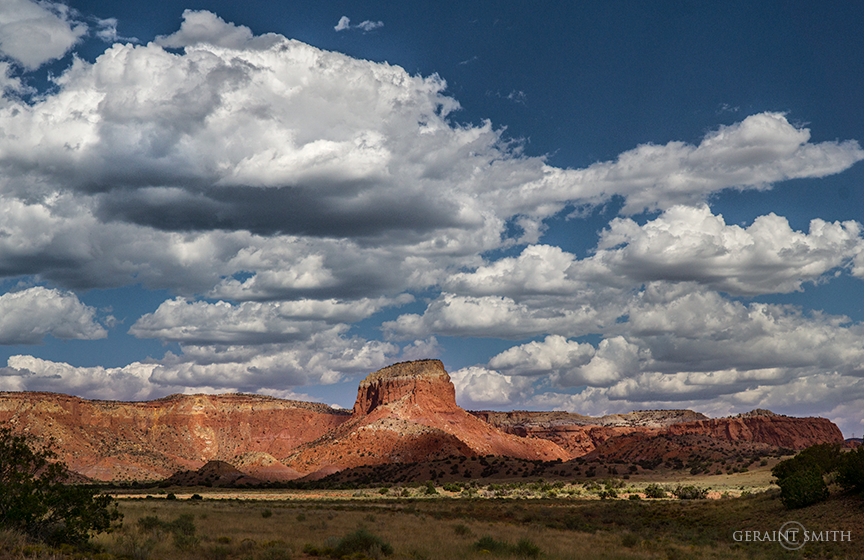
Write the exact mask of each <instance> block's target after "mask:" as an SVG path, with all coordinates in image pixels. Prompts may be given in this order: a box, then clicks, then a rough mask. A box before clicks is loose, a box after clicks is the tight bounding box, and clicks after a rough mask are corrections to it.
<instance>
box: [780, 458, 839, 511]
mask: <svg viewBox="0 0 864 560" xmlns="http://www.w3.org/2000/svg"><path fill="white" fill-rule="evenodd" d="M840 462H841V456H840V445H839V444H836V443H821V444H818V445H812V446H810V447H808V448H807V449H805V450H803V451H801V452H800V453H799V454H798V455H796V456H795V457H793V458H791V459H787V460H785V461H781V462H779V463H777V464H776V465H775V466H774V468H773V469H771V474H773V475H774V476H775V477H776V478H777V485H778V486H779V487H780V500H781V501H782V502H783V505H785V506H786V507H787V508H789V509H793V508H801V507H806V506H809V505H812V504H816V503H819V502H822V501H825V500H827V499H828V486H827V485H826V484H825V479H824V475H826V474H828V473H831V472H833V471H834V470H835V469H836V468H837V467H838V465H839V464H840Z"/></svg>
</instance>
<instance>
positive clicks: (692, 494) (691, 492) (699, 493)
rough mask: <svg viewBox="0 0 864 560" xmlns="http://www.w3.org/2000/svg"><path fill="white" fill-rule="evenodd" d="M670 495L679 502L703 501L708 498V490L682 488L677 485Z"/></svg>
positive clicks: (692, 487) (695, 487) (689, 487)
mask: <svg viewBox="0 0 864 560" xmlns="http://www.w3.org/2000/svg"><path fill="white" fill-rule="evenodd" d="M672 493H673V494H674V495H675V497H676V498H678V499H679V500H704V499H705V498H706V497H707V496H708V490H705V489H704V488H699V487H698V486H682V485H680V484H679V485H678V486H676V487H675V489H674V490H672Z"/></svg>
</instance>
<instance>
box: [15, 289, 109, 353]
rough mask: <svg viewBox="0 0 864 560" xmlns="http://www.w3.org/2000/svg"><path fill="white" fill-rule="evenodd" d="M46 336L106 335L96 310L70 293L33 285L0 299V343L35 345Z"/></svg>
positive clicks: (62, 337) (89, 338)
mask: <svg viewBox="0 0 864 560" xmlns="http://www.w3.org/2000/svg"><path fill="white" fill-rule="evenodd" d="M47 334H50V335H52V336H54V337H56V338H60V339H64V340H70V339H79V340H93V339H98V338H105V337H106V336H108V333H107V332H106V331H105V329H104V328H102V326H101V325H99V323H97V322H96V310H95V309H94V308H92V307H90V306H87V305H84V304H83V303H81V302H80V301H78V297H77V296H76V295H75V294H73V293H71V292H61V291H60V290H54V289H48V288H43V287H41V286H36V287H33V288H28V289H26V290H22V291H20V292H9V293H6V294H3V295H2V296H0V344H39V343H40V342H42V340H43V339H44V338H45V335H47Z"/></svg>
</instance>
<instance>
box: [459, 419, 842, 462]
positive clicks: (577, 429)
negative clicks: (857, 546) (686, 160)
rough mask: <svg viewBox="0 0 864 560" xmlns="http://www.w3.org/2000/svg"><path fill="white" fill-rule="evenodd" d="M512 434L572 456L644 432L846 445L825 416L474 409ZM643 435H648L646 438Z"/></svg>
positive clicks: (786, 444) (800, 445)
mask: <svg viewBox="0 0 864 560" xmlns="http://www.w3.org/2000/svg"><path fill="white" fill-rule="evenodd" d="M472 414H475V415H477V416H478V417H480V418H483V419H485V420H486V421H487V422H489V423H490V424H492V425H493V426H496V427H498V428H500V429H501V430H504V431H506V432H508V433H512V434H517V435H520V436H524V437H534V438H542V439H546V440H549V441H552V442H555V443H556V444H558V445H559V446H560V447H562V448H563V449H565V450H567V451H568V452H569V453H570V454H571V456H572V457H579V456H582V455H586V454H589V453H591V452H593V451H594V450H595V449H597V448H598V447H601V446H602V447H603V449H604V453H605V454H607V455H611V454H613V449H614V447H615V445H618V444H620V445H622V446H624V445H626V446H629V445H631V442H632V441H637V440H638V441H642V439H640V438H637V439H636V440H634V439H633V438H624V436H627V435H630V434H638V435H640V436H658V435H662V434H670V435H702V436H708V437H710V438H714V439H717V440H722V441H742V442H744V441H746V442H750V443H758V444H766V445H769V446H773V447H783V448H786V449H804V448H805V447H809V446H811V445H815V444H817V443H843V436H842V434H841V432H840V429H839V428H838V427H837V426H836V425H835V424H834V423H832V422H831V421H829V420H827V419H825V418H791V417H788V416H782V415H779V414H774V413H773V412H771V411H769V410H762V409H756V410H753V411H750V412H746V413H743V414H738V415H736V416H733V417H729V418H713V419H712V418H708V417H707V416H705V415H703V414H700V413H698V412H693V411H692V410H645V411H636V412H630V413H627V414H612V415H608V416H601V417H593V418H592V417H590V416H582V415H580V414H571V413H566V412H523V411H518V412H489V411H482V412H474V413H472ZM643 439H644V438H643Z"/></svg>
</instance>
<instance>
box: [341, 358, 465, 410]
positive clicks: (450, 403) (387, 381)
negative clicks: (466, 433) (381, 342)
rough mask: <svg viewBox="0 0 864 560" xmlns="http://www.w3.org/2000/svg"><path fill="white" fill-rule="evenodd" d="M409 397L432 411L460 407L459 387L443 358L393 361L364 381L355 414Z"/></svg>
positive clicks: (408, 401)
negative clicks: (397, 362) (451, 379)
mask: <svg viewBox="0 0 864 560" xmlns="http://www.w3.org/2000/svg"><path fill="white" fill-rule="evenodd" d="M403 399H404V400H405V402H406V404H410V405H413V406H417V407H420V408H422V409H423V410H425V411H427V412H429V413H436V412H449V411H452V410H454V409H456V408H458V407H457V406H456V389H455V388H454V387H453V383H452V382H451V381H450V376H449V375H448V374H447V371H446V370H445V369H444V364H442V363H441V361H440V360H418V361H415V362H403V363H400V364H393V365H392V366H388V367H386V368H384V369H381V370H378V371H376V372H374V373H371V374H369V375H368V376H367V377H366V379H364V380H363V381H361V382H360V387H359V389H358V391H357V401H356V402H355V403H354V415H355V416H362V415H366V414H369V413H371V412H372V411H373V410H375V409H376V408H378V407H379V406H382V405H386V404H389V403H394V402H397V401H400V400H403Z"/></svg>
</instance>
